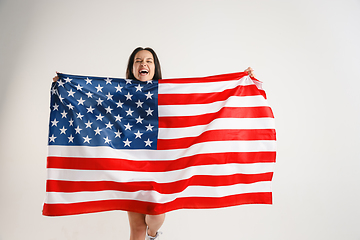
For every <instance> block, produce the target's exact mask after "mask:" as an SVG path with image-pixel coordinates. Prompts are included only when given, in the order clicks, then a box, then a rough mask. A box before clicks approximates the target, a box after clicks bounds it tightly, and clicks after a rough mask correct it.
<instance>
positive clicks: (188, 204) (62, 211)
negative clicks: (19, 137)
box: [43, 192, 272, 216]
mask: <svg viewBox="0 0 360 240" xmlns="http://www.w3.org/2000/svg"><path fill="white" fill-rule="evenodd" d="M243 204H272V193H271V192H264V193H246V194H238V195H232V196H226V197H221V198H213V197H188V198H178V199H175V200H174V201H172V202H169V203H165V204H158V203H149V202H142V201H136V200H103V201H95V202H81V203H70V204H46V203H45V204H44V208H43V215H45V216H66V215H75V214H84V213H95V212H104V211H113V210H123V211H130V212H139V213H143V214H151V215H157V214H162V213H166V212H170V211H174V210H177V209H204V208H222V207H231V206H236V205H243Z"/></svg>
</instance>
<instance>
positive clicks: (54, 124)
mask: <svg viewBox="0 0 360 240" xmlns="http://www.w3.org/2000/svg"><path fill="white" fill-rule="evenodd" d="M58 122H59V121H56V118H55V119H54V120H52V121H51V123H52V125H51V126H56V127H57V124H58Z"/></svg>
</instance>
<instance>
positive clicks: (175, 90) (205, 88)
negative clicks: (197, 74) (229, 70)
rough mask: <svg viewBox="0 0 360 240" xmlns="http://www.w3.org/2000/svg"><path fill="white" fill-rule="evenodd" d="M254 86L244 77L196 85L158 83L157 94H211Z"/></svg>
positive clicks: (247, 77) (251, 81)
mask: <svg viewBox="0 0 360 240" xmlns="http://www.w3.org/2000/svg"><path fill="white" fill-rule="evenodd" d="M253 84H255V83H254V82H253V80H252V79H251V78H250V77H249V76H244V77H242V78H241V79H238V80H229V81H220V82H198V83H195V82H194V83H161V81H160V83H159V90H158V93H159V94H191V93H211V92H222V91H224V90H226V89H233V88H235V87H237V86H240V85H241V86H247V85H253Z"/></svg>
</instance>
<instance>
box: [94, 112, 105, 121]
mask: <svg viewBox="0 0 360 240" xmlns="http://www.w3.org/2000/svg"><path fill="white" fill-rule="evenodd" d="M103 118H104V116H101V113H99V115H98V116H96V120H100V121H102V119H103Z"/></svg>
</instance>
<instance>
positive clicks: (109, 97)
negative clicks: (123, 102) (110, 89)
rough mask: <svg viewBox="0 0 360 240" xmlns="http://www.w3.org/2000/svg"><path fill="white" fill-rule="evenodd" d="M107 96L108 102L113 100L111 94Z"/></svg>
mask: <svg viewBox="0 0 360 240" xmlns="http://www.w3.org/2000/svg"><path fill="white" fill-rule="evenodd" d="M105 96H106V97H107V99H106V100H113V99H112V97H113V96H114V95H111V94H110V93H108V94H107V95H105Z"/></svg>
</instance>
